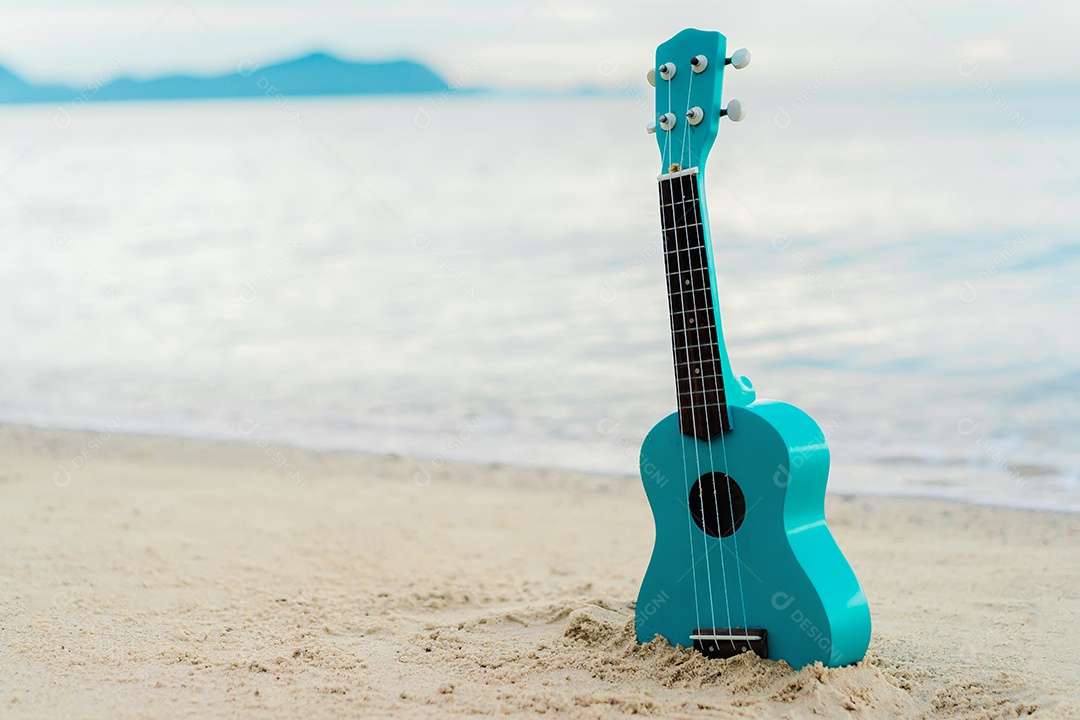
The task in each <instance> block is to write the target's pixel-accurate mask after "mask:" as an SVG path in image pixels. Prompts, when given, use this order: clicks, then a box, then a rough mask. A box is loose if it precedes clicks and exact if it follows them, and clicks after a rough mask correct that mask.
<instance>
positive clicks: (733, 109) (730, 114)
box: [720, 100, 746, 122]
mask: <svg viewBox="0 0 1080 720" xmlns="http://www.w3.org/2000/svg"><path fill="white" fill-rule="evenodd" d="M725 115H727V118H728V120H730V121H731V122H739V121H741V120H742V119H743V118H744V117H746V108H744V107H743V106H742V103H741V102H739V101H738V100H730V101H728V104H727V107H726V108H724V109H723V110H721V111H720V117H724V116H725Z"/></svg>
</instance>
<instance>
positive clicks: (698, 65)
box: [690, 55, 709, 73]
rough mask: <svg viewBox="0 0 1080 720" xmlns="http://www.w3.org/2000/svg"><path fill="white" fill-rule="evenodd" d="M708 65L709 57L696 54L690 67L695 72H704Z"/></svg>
mask: <svg viewBox="0 0 1080 720" xmlns="http://www.w3.org/2000/svg"><path fill="white" fill-rule="evenodd" d="M707 67H709V58H707V57H705V56H704V55H695V56H694V57H692V58H690V69H691V70H693V71H694V72H696V73H703V72H705V68H707Z"/></svg>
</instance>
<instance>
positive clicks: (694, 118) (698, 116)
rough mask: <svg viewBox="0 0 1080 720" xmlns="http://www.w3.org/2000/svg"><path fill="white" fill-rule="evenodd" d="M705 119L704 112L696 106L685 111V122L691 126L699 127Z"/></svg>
mask: <svg viewBox="0 0 1080 720" xmlns="http://www.w3.org/2000/svg"><path fill="white" fill-rule="evenodd" d="M704 119H705V111H704V110H702V109H701V108H699V107H697V106H696V105H695V106H694V107H692V108H690V109H689V110H687V111H686V121H687V122H689V123H690V124H691V125H700V124H701V121H702V120H704Z"/></svg>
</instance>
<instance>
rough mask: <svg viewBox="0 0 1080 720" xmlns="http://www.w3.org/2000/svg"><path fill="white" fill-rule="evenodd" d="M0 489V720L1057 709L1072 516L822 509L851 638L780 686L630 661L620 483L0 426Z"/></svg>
mask: <svg viewBox="0 0 1080 720" xmlns="http://www.w3.org/2000/svg"><path fill="white" fill-rule="evenodd" d="M275 453H281V454H280V455H277V454H275ZM421 465H423V466H424V467H425V468H427V469H428V470H429V472H430V479H429V477H428V475H425V473H424V472H422V471H421V472H419V474H418V469H419V467H420V466H421ZM834 472H843V468H842V466H841V467H839V468H838V469H836V470H834ZM418 479H419V481H420V482H419V483H418V482H417V480H418ZM0 497H2V503H0V546H2V549H3V553H2V556H0V557H2V559H0V562H2V568H0V717H4V718H59V717H78V718H98V717H101V718H128V717H131V718H151V717H162V718H164V717H168V718H174V717H236V716H244V717H272V718H296V717H312V718H322V717H327V718H335V717H382V716H391V715H393V716H400V717H448V716H457V715H472V714H490V715H495V716H523V717H528V716H533V715H539V714H546V715H547V716H549V717H560V718H562V717H583V718H592V717H622V716H625V715H631V714H637V715H653V716H659V717H687V718H693V717H750V718H758V717H761V718H765V717H777V718H801V717H815V718H917V717H946V718H999V717H1001V718H1005V717H1009V718H1012V717H1017V716H1026V715H1033V716H1034V717H1060V718H1076V717H1080V689H1078V688H1080V667H1078V665H1080V663H1078V660H1080V578H1078V572H1080V546H1078V540H1080V519H1078V518H1077V517H1074V516H1063V515H1056V514H1054V513H1045V512H1042V513H1040V512H1025V511H1016V510H1008V509H999V508H987V507H976V506H969V505H961V504H955V503H947V502H936V501H926V500H908V499H885V498H867V497H836V496H831V497H830V498H829V501H828V516H829V520H830V525H831V526H832V528H833V531H834V534H835V535H836V537H837V540H838V541H839V543H840V545H841V547H842V548H843V549H844V550H845V552H846V554H847V556H848V558H849V559H850V561H851V563H852V565H853V566H854V567H855V570H856V573H857V574H858V576H859V578H860V579H861V581H862V584H863V587H864V589H865V590H866V594H867V596H868V598H869V601H870V606H871V610H872V613H873V618H874V626H875V627H874V637H873V641H872V643H871V647H870V652H869V654H868V657H867V659H866V660H864V661H863V662H861V663H859V664H858V665H856V666H853V667H846V668H839V669H823V668H821V667H809V668H805V669H802V670H799V671H794V670H792V669H790V668H788V667H787V666H786V665H784V664H782V663H773V662H768V661H764V660H761V659H758V658H756V657H753V656H742V657H739V658H734V659H732V660H707V659H705V658H703V657H701V656H699V655H697V654H695V653H694V652H693V651H688V650H684V649H676V648H671V647H669V646H667V645H666V644H664V643H662V642H654V643H652V644H650V645H646V646H638V645H637V644H636V643H635V642H634V640H633V635H632V618H633V601H634V598H635V595H636V592H637V586H638V582H639V581H640V579H641V574H642V572H643V571H644V569H645V565H646V563H647V561H648V557H649V553H650V550H651V545H652V535H653V528H652V520H651V516H650V512H649V508H648V505H647V503H646V500H645V497H644V494H643V492H642V490H641V488H640V485H639V483H638V481H637V479H636V478H623V477H601V476H592V475H585V474H579V473H573V472H566V471H556V470H535V469H521V468H510V467H502V466H491V465H470V464H458V463H446V464H444V465H443V466H442V467H440V468H435V467H434V465H433V464H432V463H431V462H430V461H429V462H426V463H421V462H418V461H415V460H409V459H403V458H378V457H366V456H362V455H352V454H320V453H314V452H307V451H301V450H297V449H292V448H276V449H266V448H260V447H258V446H257V445H254V444H253V445H242V444H225V443H211V442H203V441H183V440H177V439H167V438H146V437H137V436H112V437H103V436H98V435H93V434H89V433H74V432H61V431H45V430H33V429H26V428H20V427H0Z"/></svg>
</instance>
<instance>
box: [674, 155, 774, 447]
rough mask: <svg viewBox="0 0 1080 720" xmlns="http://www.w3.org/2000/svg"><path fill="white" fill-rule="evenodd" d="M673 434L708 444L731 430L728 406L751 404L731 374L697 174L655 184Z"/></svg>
mask: <svg viewBox="0 0 1080 720" xmlns="http://www.w3.org/2000/svg"><path fill="white" fill-rule="evenodd" d="M658 180H659V183H660V223H661V227H662V229H663V233H664V264H665V270H666V275H667V289H668V310H669V314H670V316H671V346H672V352H673V356H674V361H675V386H676V390H677V392H678V406H679V430H680V431H681V432H682V434H684V435H689V436H692V437H696V438H697V439H699V440H709V439H711V438H714V437H716V436H717V435H719V434H720V433H722V432H727V431H728V430H730V429H731V416H730V414H729V412H728V406H729V404H736V405H745V404H748V403H749V402H751V401H753V399H754V397H753V392H752V390H750V388H749V387H746V386H744V384H743V383H740V382H739V381H738V380H737V379H736V378H735V377H734V375H732V372H731V364H730V362H729V361H728V355H727V349H726V347H725V345H724V334H723V330H722V328H721V325H720V305H719V302H718V301H717V299H716V298H717V295H716V278H715V276H714V274H713V270H712V248H711V245H712V243H711V242H710V237H709V225H708V216H707V214H706V211H705V202H704V198H703V194H702V175H701V173H700V172H699V171H698V168H696V167H695V168H690V169H688V170H679V171H675V172H671V173H668V174H665V175H661V176H660V177H659V178H658Z"/></svg>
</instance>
